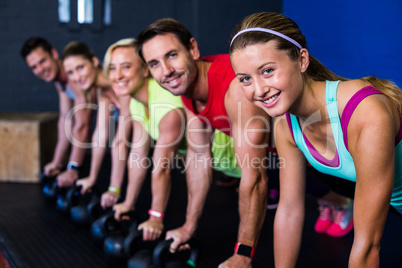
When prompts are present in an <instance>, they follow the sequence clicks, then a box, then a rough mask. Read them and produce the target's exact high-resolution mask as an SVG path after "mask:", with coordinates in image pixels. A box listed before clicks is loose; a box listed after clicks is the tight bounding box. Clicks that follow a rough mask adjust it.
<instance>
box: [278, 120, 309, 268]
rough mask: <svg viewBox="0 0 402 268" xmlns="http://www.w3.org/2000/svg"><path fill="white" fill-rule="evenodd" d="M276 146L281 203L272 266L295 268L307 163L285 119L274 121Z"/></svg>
mask: <svg viewBox="0 0 402 268" xmlns="http://www.w3.org/2000/svg"><path fill="white" fill-rule="evenodd" d="M274 131H275V143H276V146H277V150H278V155H279V161H280V173H279V174H280V200H279V204H278V208H277V211H276V214H275V221H274V252H275V254H274V256H275V267H277V268H284V267H289V268H290V267H295V266H296V263H297V258H298V255H299V251H300V246H301V241H302V231H303V226H304V215H305V206H304V203H305V200H304V198H305V173H306V160H305V157H304V155H303V153H302V152H301V151H300V150H299V148H298V147H297V146H296V144H295V142H294V141H293V138H292V134H291V133H290V130H289V127H288V124H287V121H286V117H285V116H281V117H279V118H276V120H275V125H274Z"/></svg>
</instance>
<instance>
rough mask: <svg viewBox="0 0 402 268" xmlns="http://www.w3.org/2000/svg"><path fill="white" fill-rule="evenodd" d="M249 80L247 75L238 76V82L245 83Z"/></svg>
mask: <svg viewBox="0 0 402 268" xmlns="http://www.w3.org/2000/svg"><path fill="white" fill-rule="evenodd" d="M249 81H250V77H249V76H246V77H242V78H240V83H247V82H249Z"/></svg>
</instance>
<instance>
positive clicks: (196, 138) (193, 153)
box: [166, 108, 212, 252]
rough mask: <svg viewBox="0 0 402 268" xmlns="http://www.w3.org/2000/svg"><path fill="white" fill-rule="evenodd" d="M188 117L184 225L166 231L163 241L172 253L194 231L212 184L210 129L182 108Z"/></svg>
mask: <svg viewBox="0 0 402 268" xmlns="http://www.w3.org/2000/svg"><path fill="white" fill-rule="evenodd" d="M185 112H186V116H187V143H188V148H187V157H186V180H187V189H188V203H187V211H186V222H185V223H184V225H183V226H182V227H180V228H178V229H175V230H171V231H169V232H167V234H166V238H167V239H169V238H173V239H174V242H173V243H172V244H171V246H170V250H171V251H172V252H174V251H176V250H177V248H178V246H179V245H180V244H183V243H185V242H187V241H188V240H189V239H190V238H191V236H192V235H193V234H194V232H195V231H196V229H197V225H198V220H199V218H200V217H201V214H202V211H203V208H204V203H205V199H206V197H207V193H208V190H209V187H210V185H211V182H212V167H211V163H210V161H211V150H210V142H211V135H212V129H210V128H207V127H206V126H205V124H203V123H202V122H201V121H200V120H199V119H198V118H197V117H196V116H195V115H194V114H193V113H192V112H191V111H189V110H188V109H186V108H185Z"/></svg>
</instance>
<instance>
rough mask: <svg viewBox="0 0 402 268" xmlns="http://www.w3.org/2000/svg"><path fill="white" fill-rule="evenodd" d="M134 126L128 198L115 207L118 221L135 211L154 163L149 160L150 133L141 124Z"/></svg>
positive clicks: (129, 162)
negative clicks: (124, 214)
mask: <svg viewBox="0 0 402 268" xmlns="http://www.w3.org/2000/svg"><path fill="white" fill-rule="evenodd" d="M133 124H134V126H133V138H132V144H131V151H130V155H129V158H128V161H127V166H128V184H127V189H126V196H125V199H124V201H123V202H122V203H119V204H116V205H114V207H113V209H114V210H115V218H116V219H120V215H121V214H122V213H125V212H128V211H130V210H134V209H135V203H136V202H137V198H138V195H139V194H140V192H141V189H142V185H143V182H144V180H145V177H146V175H147V171H148V167H149V166H150V165H151V161H152V160H151V159H149V158H148V153H149V149H150V145H151V138H150V136H149V134H148V132H147V131H146V130H145V128H144V127H143V126H142V124H141V123H140V122H138V121H135V120H133Z"/></svg>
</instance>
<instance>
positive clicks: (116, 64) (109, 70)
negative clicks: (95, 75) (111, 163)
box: [102, 39, 186, 240]
mask: <svg viewBox="0 0 402 268" xmlns="http://www.w3.org/2000/svg"><path fill="white" fill-rule="evenodd" d="M104 70H105V73H106V75H107V76H108V77H109V80H110V81H111V83H112V86H113V89H114V91H115V92H117V94H118V95H119V96H126V95H130V96H131V97H132V99H131V103H130V111H131V115H132V118H131V120H130V121H128V122H125V123H126V124H132V127H133V134H132V142H131V144H130V147H131V150H130V154H129V157H128V161H127V164H128V185H127V190H126V196H125V200H124V201H123V202H121V203H118V204H115V205H114V206H113V209H114V211H115V217H116V218H119V217H120V215H121V214H122V213H124V212H127V211H130V210H134V209H135V204H136V201H137V198H138V195H139V193H140V191H141V188H142V184H143V182H144V179H145V177H146V174H147V169H148V167H149V166H151V163H152V162H153V170H152V204H151V209H150V210H149V215H150V217H149V219H148V220H147V221H145V222H143V223H142V224H140V226H139V227H138V228H139V229H140V230H141V229H142V230H143V234H144V239H145V240H154V239H157V238H158V237H159V236H160V235H161V233H162V231H163V228H164V226H163V216H164V213H165V209H166V205H167V201H168V199H169V194H170V188H171V178H170V167H171V166H172V163H173V160H174V157H175V154H176V152H177V151H178V149H179V148H180V146H181V144H182V140H183V137H184V133H185V123H186V122H185V114H184V111H183V105H182V103H181V99H180V97H176V96H173V95H172V94H171V93H169V92H168V91H166V90H164V89H163V88H161V87H160V86H159V85H158V84H157V83H156V82H155V81H154V80H153V79H152V78H150V77H149V74H148V68H147V66H146V65H145V64H144V63H143V62H142V60H141V58H140V57H139V56H138V54H137V52H136V40H135V39H122V40H120V41H118V42H116V43H115V44H112V45H111V46H110V47H109V48H108V50H107V52H106V55H105V58H104ZM151 147H153V155H152V157H151V158H149V157H148V155H149V152H150V149H151ZM151 161H152V162H151ZM121 184H122V181H121V180H120V181H116V180H115V179H114V178H113V177H112V179H111V182H110V186H111V187H110V188H111V189H116V188H117V189H119V188H120V187H121ZM111 195H113V191H112V192H106V193H105V194H103V196H102V203H104V204H106V203H107V199H109V198H110V196H111Z"/></svg>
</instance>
